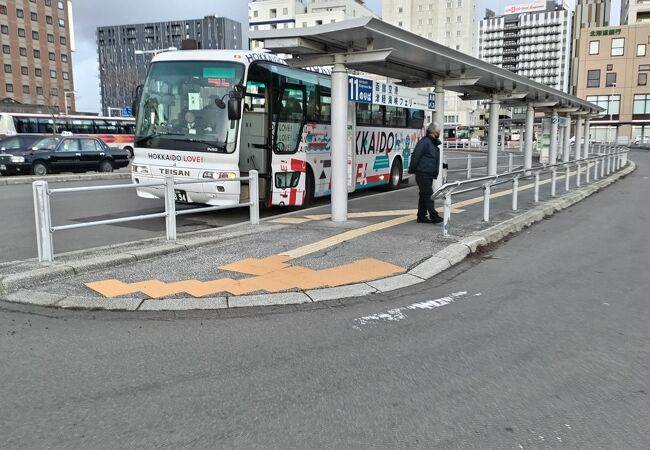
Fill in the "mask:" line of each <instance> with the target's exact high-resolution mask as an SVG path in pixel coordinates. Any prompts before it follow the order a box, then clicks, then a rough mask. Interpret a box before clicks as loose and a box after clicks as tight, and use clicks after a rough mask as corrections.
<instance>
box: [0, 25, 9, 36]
mask: <svg viewBox="0 0 650 450" xmlns="http://www.w3.org/2000/svg"><path fill="white" fill-rule="evenodd" d="M0 31H2V34H9V27H8V26H7V25H2V26H1V27H0Z"/></svg>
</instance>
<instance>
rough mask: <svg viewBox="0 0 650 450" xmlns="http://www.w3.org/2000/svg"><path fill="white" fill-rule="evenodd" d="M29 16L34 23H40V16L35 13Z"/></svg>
mask: <svg viewBox="0 0 650 450" xmlns="http://www.w3.org/2000/svg"><path fill="white" fill-rule="evenodd" d="M29 16H30V18H31V19H32V20H33V21H34V22H37V21H38V14H36V13H35V12H33V13H31V14H30V15H29Z"/></svg>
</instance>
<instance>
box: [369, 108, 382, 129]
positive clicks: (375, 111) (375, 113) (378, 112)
mask: <svg viewBox="0 0 650 450" xmlns="http://www.w3.org/2000/svg"><path fill="white" fill-rule="evenodd" d="M371 121H372V124H373V125H379V126H383V125H384V105H375V104H373V105H372V119H371Z"/></svg>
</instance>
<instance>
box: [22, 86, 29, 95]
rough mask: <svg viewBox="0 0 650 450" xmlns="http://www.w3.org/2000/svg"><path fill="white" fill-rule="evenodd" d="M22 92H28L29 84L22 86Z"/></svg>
mask: <svg viewBox="0 0 650 450" xmlns="http://www.w3.org/2000/svg"><path fill="white" fill-rule="evenodd" d="M23 94H29V86H23Z"/></svg>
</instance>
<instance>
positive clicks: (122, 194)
mask: <svg viewBox="0 0 650 450" xmlns="http://www.w3.org/2000/svg"><path fill="white" fill-rule="evenodd" d="M449 155H450V156H452V157H453V156H455V157H458V156H459V155H461V154H460V153H458V154H457V153H452V152H450V153H449ZM462 155H463V156H464V155H465V153H462ZM486 164H487V163H486V159H485V158H484V157H478V156H476V155H475V157H474V166H475V167H480V166H485V165H486ZM499 164H507V160H506V159H502V160H500V161H499ZM450 166H451V167H453V168H456V169H459V168H461V167H465V166H466V162H463V161H460V160H452V161H451V165H450ZM481 170H482V169H476V170H475V173H474V175H475V176H479V175H481V174H483V173H482V172H481ZM483 172H484V171H483ZM462 176H465V172H453V173H450V179H457V178H458V177H462ZM129 182H130V181H128V180H121V181H94V182H84V183H80V182H68V183H52V184H51V187H53V188H60V187H78V186H99V185H106V184H118V183H129ZM377 192H378V190H365V191H359V192H357V193H354V194H352V195H351V198H354V197H359V196H364V195H370V194H376V193H377ZM59 195H60V196H58V197H57V196H56V195H55V196H53V199H52V208H51V210H52V223H53V224H54V225H64V224H71V223H84V222H91V221H97V220H107V219H114V218H118V217H126V216H134V215H143V214H152V213H158V212H162V211H164V209H165V206H164V202H163V201H162V200H152V199H142V198H139V197H138V196H137V195H136V194H135V191H134V190H126V191H101V192H92V193H73V194H59ZM328 202H329V197H327V198H323V199H319V200H318V201H317V203H316V204H317V205H324V204H327V203H328ZM179 208H182V206H179ZM0 211H2V214H0V235H1V238H2V245H1V246H0V263H1V262H8V261H15V260H20V259H27V258H34V257H36V255H37V249H36V231H35V224H34V206H33V200H32V187H31V185H30V184H22V185H8V186H0ZM283 212H286V210H283V209H279V208H272V209H265V208H262V209H261V211H260V214H261V216H262V217H268V216H272V215H276V214H281V213H283ZM248 220H249V216H248V209H246V208H239V209H234V210H225V211H216V212H209V213H201V214H191V215H186V216H179V217H178V218H177V227H178V233H185V232H190V231H198V230H204V229H208V228H215V227H223V226H227V225H232V224H236V223H241V222H246V221H248ZM164 235H165V221H164V220H163V219H149V220H140V221H134V222H125V223H120V224H116V225H105V226H100V227H91V228H83V229H77V230H74V231H63V232H59V233H56V234H55V236H54V252H55V253H62V252H67V251H73V250H81V249H87V248H92V247H99V246H104V245H112V244H118V243H122V242H130V241H137V240H141V239H147V238H153V237H161V236H164Z"/></svg>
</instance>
